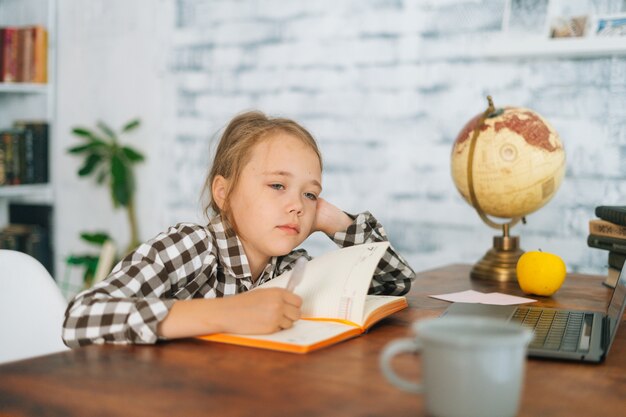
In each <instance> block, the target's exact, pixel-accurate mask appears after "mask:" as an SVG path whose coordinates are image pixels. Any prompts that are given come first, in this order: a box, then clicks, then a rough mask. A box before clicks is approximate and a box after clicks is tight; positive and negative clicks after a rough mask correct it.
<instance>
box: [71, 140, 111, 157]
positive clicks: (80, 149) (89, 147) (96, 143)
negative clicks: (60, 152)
mask: <svg viewBox="0 0 626 417" xmlns="http://www.w3.org/2000/svg"><path fill="white" fill-rule="evenodd" d="M107 146H108V145H107V144H106V143H105V142H102V141H100V140H97V139H96V140H93V141H92V142H89V143H87V144H85V145H78V146H73V147H71V148H68V150H67V152H68V153H71V154H80V153H84V152H86V151H92V152H98V151H99V150H105V149H106V147H107Z"/></svg>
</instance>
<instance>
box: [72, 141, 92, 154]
mask: <svg viewBox="0 0 626 417" xmlns="http://www.w3.org/2000/svg"><path fill="white" fill-rule="evenodd" d="M91 147H93V143H88V144H86V145H78V146H72V147H71V148H68V149H67V152H68V153H73V154H79V153H83V152H85V151H88V150H89V148H91Z"/></svg>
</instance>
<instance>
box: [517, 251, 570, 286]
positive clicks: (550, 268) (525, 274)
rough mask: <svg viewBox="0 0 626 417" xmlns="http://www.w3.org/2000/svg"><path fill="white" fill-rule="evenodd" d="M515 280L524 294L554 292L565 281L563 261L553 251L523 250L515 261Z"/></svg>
mask: <svg viewBox="0 0 626 417" xmlns="http://www.w3.org/2000/svg"><path fill="white" fill-rule="evenodd" d="M516 272H517V282H518V283H519V286H520V288H521V289H522V291H524V292H525V293H526V294H535V295H546V296H550V295H552V294H554V293H555V292H556V291H557V290H558V289H559V288H561V285H563V281H565V275H566V273H567V270H566V268H565V262H563V259H561V258H560V257H559V256H557V255H555V254H553V253H547V252H540V251H531V252H525V253H524V254H523V255H522V256H520V258H519V260H518V261H517V268H516Z"/></svg>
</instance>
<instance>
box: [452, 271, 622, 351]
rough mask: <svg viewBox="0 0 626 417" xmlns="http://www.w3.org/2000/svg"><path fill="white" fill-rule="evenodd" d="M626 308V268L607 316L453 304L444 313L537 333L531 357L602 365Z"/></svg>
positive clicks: (585, 312)
mask: <svg viewBox="0 0 626 417" xmlns="http://www.w3.org/2000/svg"><path fill="white" fill-rule="evenodd" d="M624 307H626V268H623V269H622V271H621V273H620V277H619V280H618V281H617V284H616V285H615V289H614V290H613V296H612V297H611V301H610V303H609V308H608V311H607V313H606V314H604V313H598V312H591V311H579V310H566V309H558V308H548V307H533V306H530V305H523V306H497V305H486V304H468V303H453V304H451V305H450V306H449V307H448V308H447V309H446V311H444V313H443V314H442V317H443V316H452V315H473V316H486V317H495V318H501V319H505V320H510V321H514V322H518V323H520V324H521V325H522V326H525V327H527V328H530V329H532V330H533V331H534V337H533V340H532V341H531V342H530V344H529V346H528V356H531V357H537V358H548V359H564V360H572V361H582V362H602V361H604V358H605V357H606V355H607V354H608V353H609V349H610V348H611V344H612V343H613V340H614V339H615V334H616V333H617V328H618V327H619V324H620V322H621V319H622V316H623V315H624Z"/></svg>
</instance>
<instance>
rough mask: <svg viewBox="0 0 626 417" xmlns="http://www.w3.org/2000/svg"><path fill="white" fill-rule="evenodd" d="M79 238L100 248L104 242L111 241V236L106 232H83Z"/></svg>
mask: <svg viewBox="0 0 626 417" xmlns="http://www.w3.org/2000/svg"><path fill="white" fill-rule="evenodd" d="M80 238H81V239H82V240H84V241H85V242H89V243H93V244H96V245H98V246H102V245H103V244H104V242H106V241H107V240H111V236H109V234H108V233H106V232H93V233H88V232H83V233H81V234H80Z"/></svg>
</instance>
